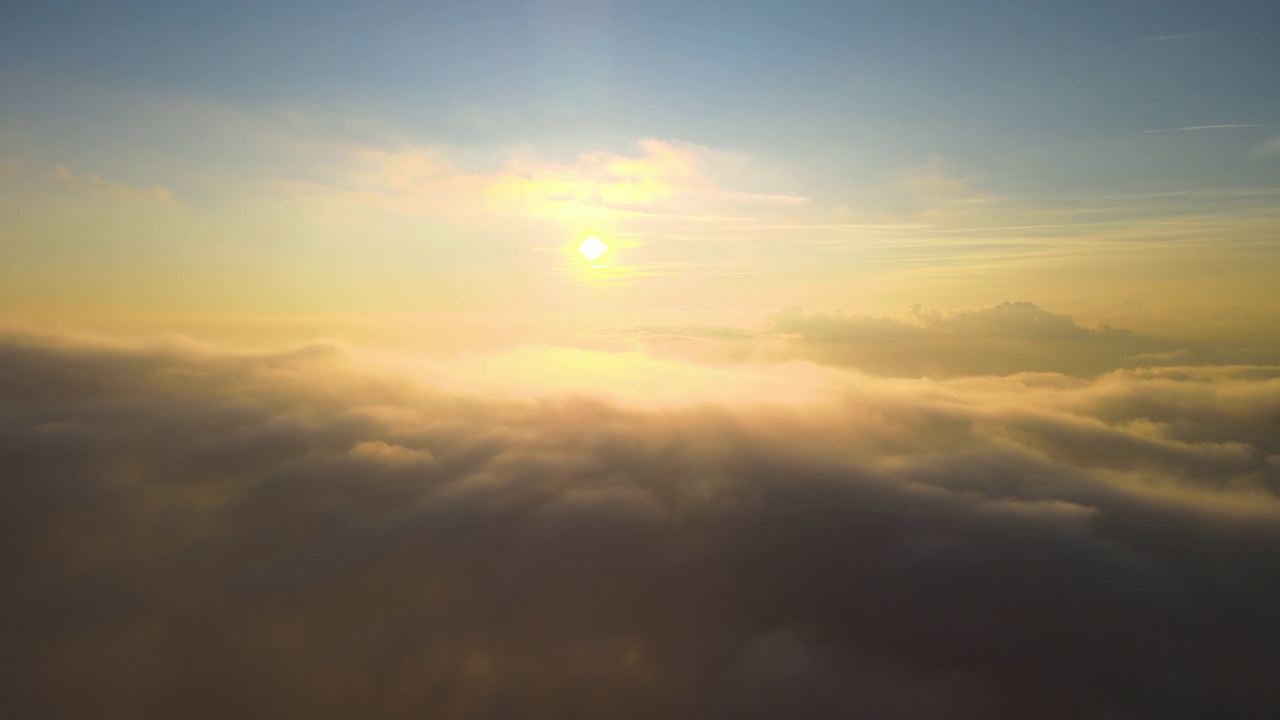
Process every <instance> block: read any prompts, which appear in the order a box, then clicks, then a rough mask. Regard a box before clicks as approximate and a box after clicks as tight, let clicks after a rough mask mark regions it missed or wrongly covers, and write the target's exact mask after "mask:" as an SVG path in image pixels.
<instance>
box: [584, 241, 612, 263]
mask: <svg viewBox="0 0 1280 720" xmlns="http://www.w3.org/2000/svg"><path fill="white" fill-rule="evenodd" d="M578 252H580V253H582V256H583V257H585V258H586V259H588V260H595V259H596V258H598V257H600V256H601V255H603V254H605V253H607V252H609V246H608V245H605V244H604V242H603V241H602V240H600V238H598V237H589V238H587V239H586V240H583V241H582V244H581V245H579V246H578Z"/></svg>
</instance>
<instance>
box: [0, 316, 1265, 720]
mask: <svg viewBox="0 0 1280 720" xmlns="http://www.w3.org/2000/svg"><path fill="white" fill-rule="evenodd" d="M1038 316H1039V315H1037V314H1036V313H1035V312H1032V311H1029V310H1028V309H1027V308H1020V307H1014V308H1012V309H1010V308H1005V309H1003V310H998V311H995V312H993V313H990V314H988V315H985V316H973V317H969V318H963V319H953V320H946V319H942V320H939V321H938V322H941V323H944V324H945V323H952V324H951V325H950V326H948V327H953V328H962V327H974V326H978V327H985V328H990V327H993V326H994V327H997V328H1008V327H1012V328H1014V329H1012V330H1008V332H1012V333H1015V334H1016V333H1019V332H1023V331H1024V328H1023V324H1024V323H1026V322H1031V323H1033V324H1040V325H1042V326H1045V327H1044V328H1042V330H1039V331H1038V332H1044V333H1047V336H1049V337H1060V336H1064V335H1069V336H1073V337H1074V336H1075V335H1077V334H1078V331H1077V330H1076V329H1073V327H1072V326H1070V325H1064V324H1063V323H1062V322H1061V321H1059V320H1056V319H1054V318H1053V317H1048V318H1042V319H1041V320H1039V321H1037V320H1028V318H1034V317H1038ZM780 322H781V321H780ZM822 322H826V321H825V320H824V321H822ZM833 322H834V321H833ZM966 323H968V325H966ZM811 324H812V322H811ZM835 324H837V325H838V324H839V323H835ZM797 332H802V331H797ZM920 332H934V330H929V329H926V330H921V331H920ZM974 332H977V331H974ZM992 332H995V331H992ZM1002 332H1003V331H1002ZM1080 332H1089V331H1080ZM834 387H838V388H839V389H834V388H833V389H832V391H831V394H830V397H829V398H828V399H827V400H825V401H822V402H817V401H815V402H814V403H813V404H812V405H811V406H800V407H796V406H794V405H793V406H787V407H783V406H777V407H773V408H768V407H761V406H757V405H748V404H743V405H742V406H740V407H723V406H722V407H717V406H709V405H707V406H697V407H688V408H683V409H681V408H674V409H673V408H667V409H662V410H652V409H651V410H642V409H636V408H632V407H627V406H625V405H619V404H608V403H604V402H601V401H595V400H591V399H588V398H577V399H574V398H564V399H559V400H544V401H529V402H516V401H512V400H505V399H502V398H500V397H476V396H471V397H468V396H459V395H450V394H445V393H442V392H439V391H435V390H432V389H431V388H429V387H423V386H422V385H420V384H415V383H413V382H410V381H409V380H407V379H405V378H404V377H403V376H399V375H396V374H393V373H387V372H378V371H375V370H373V369H371V367H368V366H365V365H363V364H362V362H361V361H359V360H358V359H357V356H355V355H352V354H350V353H347V352H343V351H340V350H337V349H333V348H308V349H303V350H298V351H295V352H289V353H280V354H256V355H248V354H236V353H230V352H221V351H216V350H212V349H208V348H201V347H196V346H188V345H183V344H181V343H168V344H156V345H151V346H124V345H104V344H92V343H83V342H82V343H70V342H60V343H55V342H45V341H39V342H38V341H32V340H22V339H14V338H10V339H9V340H7V341H5V342H3V343H0V401H2V402H0V478H2V484H0V532H2V533H3V538H4V542H3V546H0V586H3V587H4V588H5V592H4V593H3V595H2V596H0V597H2V599H0V619H2V622H3V624H4V637H5V642H4V643H3V644H2V645H0V662H3V666H4V670H5V672H4V674H3V676H2V679H0V703H3V705H2V706H0V716H4V717H15V718H21V717H41V718H72V717H77V718H78V717H130V718H151V717H156V718H158V717H193V718H200V717H210V718H214V717H216V718H225V717H244V718H257V717H261V718H288V717H299V718H325V717H334V718H339V717H341V718H346V717H374V718H379V717H386V718H396V717H432V718H505V717H520V718H543V717H545V718H574V717H580V718H655V717H665V718H793V717H806V718H826V717H830V718H845V717H860V718H884V719H893V720H909V719H910V720H914V719H917V718H920V719H924V718H1018V719H1022V718H1029V717H1035V718H1072V719H1074V718H1162V719H1163V718H1241V719H1245V718H1249V719H1252V718H1274V717H1276V716H1277V715H1278V714H1280V685H1277V683H1276V682H1275V678H1276V677H1278V676H1280V610H1277V608H1280V497H1277V495H1280V432H1277V430H1280V369H1276V368H1267V367H1224V368H1205V367H1200V368H1197V367H1183V368H1165V369H1158V370H1135V371H1122V372H1117V373H1111V374H1108V375H1105V376H1103V377H1100V378H1098V379H1096V380H1081V379H1073V378H1069V377H1064V376H1061V375H1043V374H1042V375H1015V376H1011V377H1007V378H970V379H965V380H956V381H953V382H930V381H919V380H895V381H889V380H883V381H877V380H873V379H866V378H864V377H862V376H853V375H851V376H850V378H849V379H848V381H847V382H844V383H843V384H841V383H837V384H836V385H835V386H834Z"/></svg>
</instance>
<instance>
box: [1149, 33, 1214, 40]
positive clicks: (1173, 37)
mask: <svg viewBox="0 0 1280 720" xmlns="http://www.w3.org/2000/svg"><path fill="white" fill-rule="evenodd" d="M1203 34H1204V33H1198V32H1197V33H1180V34H1176V35H1152V36H1150V37H1144V38H1141V39H1139V42H1171V41H1174V40H1192V39H1194V38H1198V37H1200V36H1201V35H1203Z"/></svg>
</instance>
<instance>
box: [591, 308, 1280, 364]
mask: <svg viewBox="0 0 1280 720" xmlns="http://www.w3.org/2000/svg"><path fill="white" fill-rule="evenodd" d="M593 337H597V338H603V339H605V340H609V341H614V342H616V343H619V344H620V345H621V346H624V347H625V346H634V347H639V348H642V349H643V350H645V351H647V352H656V353H658V354H661V355H665V356H674V357H683V358H687V359H696V360H699V361H719V362H745V361H767V362H786V361H790V360H797V359H799V360H805V361H809V362H816V363H820V364H823V365H831V366H837V367H854V368H859V369H861V370H863V371H866V372H869V373H873V374H876V375H883V376H891V377H923V376H929V377H937V378H945V377H957V376H967V375H1008V374H1012V373H1019V372H1057V373H1064V374H1068V375H1075V376H1085V377H1088V376H1097V375H1101V374H1103V373H1107V372H1110V371H1112V370H1116V369H1119V368H1127V367H1136V366H1139V365H1143V364H1148V365H1149V364H1174V363H1178V364H1183V363H1187V362H1192V363H1195V362H1206V361H1210V360H1211V361H1215V362H1223V361H1231V360H1235V361H1237V362H1238V361H1242V360H1245V361H1257V360H1259V354H1262V355H1263V356H1265V357H1271V355H1268V354H1267V353H1266V352H1264V351H1262V350H1260V349H1258V348H1251V349H1250V351H1249V352H1245V353H1241V354H1240V355H1239V356H1238V357H1235V356H1233V355H1232V354H1231V353H1229V352H1227V351H1226V350H1225V349H1217V350H1216V351H1215V350H1213V349H1210V348H1199V347H1197V348H1195V349H1194V351H1193V349H1192V348H1191V347H1189V346H1188V345H1187V343H1186V342H1185V341H1182V342H1179V341H1175V340H1170V339H1161V338H1154V337H1147V336H1143V335H1140V334H1138V333H1134V332H1132V331H1129V330H1125V329H1116V328H1112V327H1110V326H1109V325H1105V324H1103V325H1099V326H1098V327H1095V328H1086V327H1083V326H1081V325H1080V324H1078V323H1077V322H1076V321H1075V320H1074V319H1072V318H1071V317H1070V316H1067V315H1063V314H1059V313H1054V312H1051V311H1048V310H1045V309H1044V308H1041V307H1039V306H1038V305H1036V304H1034V303H1030V302H1003V303H1000V304H998V305H993V306H990V307H986V308H980V309H977V310H951V311H946V312H943V311H939V310H933V309H928V308H924V307H922V306H920V305H918V304H917V305H912V306H910V307H908V308H907V309H905V310H904V311H902V312H899V313H895V314H891V315H884V316H875V315H863V314H851V313H843V312H838V311H837V312H821V311H818V312H805V311H804V309H803V308H799V307H792V308H787V309H785V310H782V311H779V312H777V313H774V314H772V315H770V316H769V317H768V318H767V319H766V321H765V322H764V324H763V326H762V327H761V328H760V329H759V330H745V329H740V328H717V327H697V326H661V325H639V326H631V327H624V328H612V329H607V330H604V331H600V332H597V333H595V334H594V335H593ZM1272 354H1274V353H1272ZM1277 357H1280V356H1277Z"/></svg>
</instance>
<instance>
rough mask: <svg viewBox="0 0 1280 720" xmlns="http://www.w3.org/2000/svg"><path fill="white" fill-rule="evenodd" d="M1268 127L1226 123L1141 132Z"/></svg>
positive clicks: (1144, 131)
mask: <svg viewBox="0 0 1280 720" xmlns="http://www.w3.org/2000/svg"><path fill="white" fill-rule="evenodd" d="M1261 127H1268V126H1266V125H1253V124H1248V123H1226V124H1222V125H1189V126H1187V127H1179V128H1167V129H1163V130H1143V131H1142V132H1143V133H1164V132H1187V131H1194V130H1242V129H1248V128H1261Z"/></svg>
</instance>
